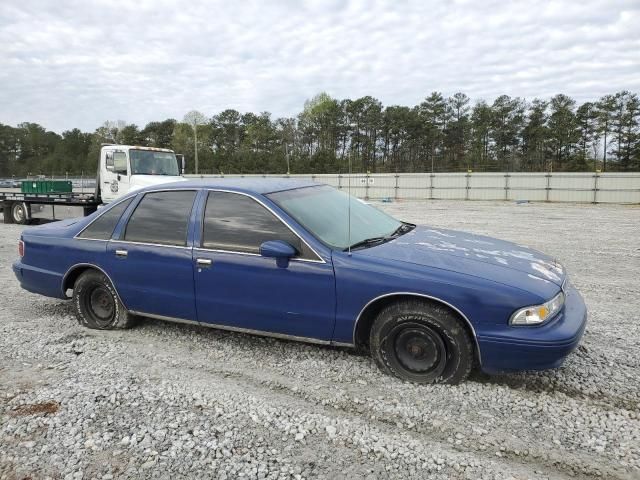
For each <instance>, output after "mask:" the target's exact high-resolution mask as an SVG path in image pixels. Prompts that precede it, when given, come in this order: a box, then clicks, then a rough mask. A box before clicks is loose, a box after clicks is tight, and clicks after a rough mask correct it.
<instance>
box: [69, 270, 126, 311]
mask: <svg viewBox="0 0 640 480" xmlns="http://www.w3.org/2000/svg"><path fill="white" fill-rule="evenodd" d="M79 267H91V268H95V269H96V270H100V271H101V272H102V273H103V274H104V275H105V277H107V278H108V279H109V281H110V282H111V286H112V287H113V289H114V290H115V292H116V295H117V296H118V300H120V303H122V305H124V308H125V310H127V306H126V305H125V303H124V302H123V301H122V297H121V296H120V294H119V293H118V289H117V288H116V284H115V283H113V280H111V277H110V276H109V274H108V273H107V272H105V271H104V270H103V269H102V268H100V267H99V266H97V265H94V264H93V263H76V264H75V265H72V266H70V267H69V269H68V270H67V271H66V273H65V274H64V276H63V277H62V283H61V284H60V288H61V289H62V295H63V296H64V297H65V298H69V297H67V291H66V290H65V289H64V282H65V281H66V280H67V277H68V276H69V274H70V273H71V272H72V271H73V270H75V269H76V268H79Z"/></svg>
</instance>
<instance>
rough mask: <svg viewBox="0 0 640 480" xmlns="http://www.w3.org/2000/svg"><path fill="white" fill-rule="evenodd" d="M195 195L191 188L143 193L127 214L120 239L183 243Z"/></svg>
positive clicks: (185, 242) (182, 244) (161, 243)
mask: <svg viewBox="0 0 640 480" xmlns="http://www.w3.org/2000/svg"><path fill="white" fill-rule="evenodd" d="M195 196H196V192H195V191H194V190H172V191H166V192H151V193H147V194H146V195H145V196H144V198H143V199H142V200H141V201H140V203H139V204H138V206H137V207H136V209H135V210H134V211H133V214H131V218H130V219H129V222H128V223H127V226H126V230H125V233H124V240H125V241H128V242H139V243H156V244H160V245H175V246H185V245H186V244H187V230H188V228H189V217H190V216H191V209H192V207H193V201H194V199H195Z"/></svg>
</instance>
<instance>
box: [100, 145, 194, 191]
mask: <svg viewBox="0 0 640 480" xmlns="http://www.w3.org/2000/svg"><path fill="white" fill-rule="evenodd" d="M183 168H184V166H181V165H179V162H178V160H177V158H176V154H175V153H174V152H173V150H169V149H166V148H155V147H137V146H132V145H105V146H103V147H102V148H101V150H100V163H99V166H98V178H97V184H96V188H97V189H99V196H100V198H101V200H102V202H103V203H109V202H111V201H113V200H115V199H116V198H119V197H121V196H123V195H125V194H127V193H128V192H131V191H133V190H138V189H140V188H144V187H148V186H150V185H158V184H161V183H170V182H177V181H183V180H185V178H184V177H182V176H181V173H182V169H183Z"/></svg>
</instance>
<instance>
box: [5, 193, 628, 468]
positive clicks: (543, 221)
mask: <svg viewBox="0 0 640 480" xmlns="http://www.w3.org/2000/svg"><path fill="white" fill-rule="evenodd" d="M379 205H380V206H381V207H382V208H384V209H385V210H388V211H389V212H391V213H392V214H395V215H396V216H398V217H399V218H402V219H404V220H408V221H412V222H418V223H428V224H431V225H435V226H443V227H451V228H459V229H465V230H468V231H473V232H476V233H482V234H490V235H495V236H498V237H501V238H505V239H508V240H514V241H517V242H520V243H524V244H527V245H529V246H531V247H534V248H538V249H541V250H543V251H545V252H548V253H550V254H553V255H555V256H557V257H558V258H559V259H560V260H561V261H562V262H563V263H564V264H565V265H566V266H567V268H568V270H569V272H570V275H571V278H572V281H573V283H574V284H575V285H576V286H577V287H578V288H579V289H580V291H581V292H582V293H583V295H584V296H585V299H586V301H587V304H588V307H589V310H590V323H589V326H588V329H587V333H586V336H585V338H584V340H583V344H582V346H581V347H580V348H579V350H578V351H576V352H575V353H574V354H573V355H572V356H570V357H569V359H568V360H567V362H566V364H565V365H564V366H563V367H562V368H560V369H557V370H554V371H548V372H543V373H521V374H514V375H504V376H497V377H488V376H485V375H482V374H478V373H475V374H474V375H473V376H472V378H471V379H470V381H468V382H466V383H464V384H463V385H460V386H456V387H450V386H416V385H411V384H406V383H403V382H401V381H399V380H396V379H393V378H390V377H387V376H385V375H383V374H382V373H380V372H379V371H378V369H377V368H376V367H375V365H374V364H373V362H372V360H371V359H369V358H368V357H367V356H360V355H356V354H355V353H352V352H351V351H349V350H348V349H337V348H325V347H318V346H312V345H305V344H299V343H293V342H287V341H279V340H273V339H265V338H259V337H254V336H249V335H242V334H234V333H228V332H221V331H215V330H211V329H206V328H198V327H188V326H183V325H174V324H169V323H163V322H159V321H152V320H146V321H145V322H144V323H142V324H141V325H140V326H139V327H137V328H135V329H133V330H130V331H123V332H96V331H91V330H87V329H84V328H82V327H80V326H79V325H78V324H77V323H76V321H75V318H74V316H73V311H72V306H71V304H70V302H63V301H58V300H54V299H46V298H44V297H39V296H36V295H31V294H28V293H26V292H24V291H22V290H21V289H20V288H19V287H18V284H17V281H16V280H15V279H14V277H13V273H12V272H11V262H12V261H13V260H14V257H15V255H16V242H17V239H18V236H19V234H20V230H21V228H20V227H18V226H13V225H0V259H1V263H0V285H2V292H3V295H2V297H1V298H0V415H1V417H0V422H1V425H0V478H1V479H5V478H6V479H13V478H25V477H31V478H47V477H49V478H70V479H79V478H103V479H109V478H118V477H120V478H126V477H130V478H131V477H133V478H152V477H153V478H180V477H192V478H193V477H195V478H313V477H322V478H350V479H358V478H398V479H405V478H443V479H444V478H469V479H476V478H490V479H494V478H496V479H497V478H499V479H504V478H518V479H520V478H553V479H556V478H569V477H578V478H591V477H603V478H636V479H637V478H640V370H639V366H640V350H639V348H638V347H639V345H640V315H639V314H638V311H639V310H640V287H639V285H640V282H639V281H638V276H639V275H640V208H638V207H629V206H587V205H560V204H525V205H515V204H513V203H492V202H445V201H437V202H430V203H425V202H396V203H390V204H379Z"/></svg>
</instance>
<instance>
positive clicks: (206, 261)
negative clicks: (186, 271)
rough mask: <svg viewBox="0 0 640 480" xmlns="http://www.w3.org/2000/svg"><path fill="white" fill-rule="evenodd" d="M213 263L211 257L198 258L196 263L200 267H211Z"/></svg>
mask: <svg viewBox="0 0 640 480" xmlns="http://www.w3.org/2000/svg"><path fill="white" fill-rule="evenodd" d="M212 263H213V262H212V261H211V259H210V258H196V265H198V267H210V266H211V264H212Z"/></svg>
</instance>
